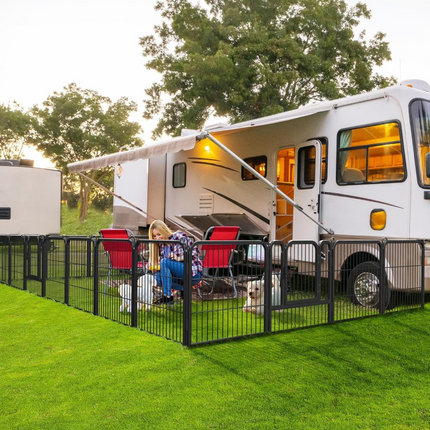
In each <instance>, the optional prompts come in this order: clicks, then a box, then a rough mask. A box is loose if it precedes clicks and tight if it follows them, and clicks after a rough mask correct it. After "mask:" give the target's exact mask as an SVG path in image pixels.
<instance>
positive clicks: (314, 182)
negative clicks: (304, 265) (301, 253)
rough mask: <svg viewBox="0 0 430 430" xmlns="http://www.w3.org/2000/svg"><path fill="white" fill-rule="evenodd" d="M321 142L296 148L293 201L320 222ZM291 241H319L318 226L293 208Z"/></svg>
mask: <svg viewBox="0 0 430 430" xmlns="http://www.w3.org/2000/svg"><path fill="white" fill-rule="evenodd" d="M321 152H322V151H321V142H319V141H318V140H310V141H308V142H304V143H301V144H299V145H297V146H296V151H295V165H296V168H295V171H296V178H295V183H294V200H295V202H296V203H297V204H298V205H299V206H301V207H302V208H303V211H304V212H305V213H306V214H307V215H308V216H309V217H310V218H312V219H313V220H315V221H317V222H319V221H320V216H319V215H320V208H319V199H320V188H321ZM293 216H294V223H293V240H313V241H316V242H317V241H318V240H319V234H320V231H319V230H320V228H319V226H318V225H317V224H316V223H315V222H313V221H312V220H311V219H309V218H308V217H306V216H303V214H302V213H300V211H299V210H297V209H296V208H294V215H293Z"/></svg>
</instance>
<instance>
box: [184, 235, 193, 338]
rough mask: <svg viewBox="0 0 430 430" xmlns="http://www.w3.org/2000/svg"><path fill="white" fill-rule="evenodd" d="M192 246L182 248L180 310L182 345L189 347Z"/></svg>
mask: <svg viewBox="0 0 430 430" xmlns="http://www.w3.org/2000/svg"><path fill="white" fill-rule="evenodd" d="M194 246H196V244H195V243H194V244H193V245H191V246H189V247H187V248H184V304H183V308H182V312H183V314H182V345H184V346H191V309H192V306H191V295H192V285H191V283H192V281H191V278H192V274H191V271H192V270H191V263H192V252H193V248H194Z"/></svg>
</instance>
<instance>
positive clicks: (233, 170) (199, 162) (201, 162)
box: [192, 161, 239, 173]
mask: <svg viewBox="0 0 430 430" xmlns="http://www.w3.org/2000/svg"><path fill="white" fill-rule="evenodd" d="M192 163H193V164H206V165H208V166H214V167H220V168H221V169H227V170H231V171H232V172H236V173H239V171H238V170H236V169H231V168H230V167H225V166H221V165H219V164H215V163H206V162H204V161H192Z"/></svg>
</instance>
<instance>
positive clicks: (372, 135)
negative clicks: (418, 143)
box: [337, 122, 405, 185]
mask: <svg viewBox="0 0 430 430" xmlns="http://www.w3.org/2000/svg"><path fill="white" fill-rule="evenodd" d="M337 148H338V156H337V183H338V184H341V185H344V184H363V183H380V182H395V181H402V180H404V178H405V166H404V156H403V146H402V143H401V139H400V129H399V124H398V123H397V122H390V123H385V124H377V125H372V126H368V127H360V128H354V129H350V130H343V131H341V132H340V133H339V135H338V143H337Z"/></svg>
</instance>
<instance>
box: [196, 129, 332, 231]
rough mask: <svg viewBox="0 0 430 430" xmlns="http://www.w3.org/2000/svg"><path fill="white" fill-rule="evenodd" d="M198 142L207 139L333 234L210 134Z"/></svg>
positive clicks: (203, 136) (200, 138)
mask: <svg viewBox="0 0 430 430" xmlns="http://www.w3.org/2000/svg"><path fill="white" fill-rule="evenodd" d="M197 139H198V140H203V139H209V140H210V141H212V142H213V143H214V144H215V145H216V146H218V147H219V148H221V149H222V150H223V151H224V152H226V153H227V154H229V155H230V156H231V157H233V158H234V159H235V160H236V161H237V162H238V163H239V164H240V165H241V166H242V167H244V168H245V169H246V170H248V171H249V172H251V173H252V174H253V175H254V176H256V177H257V178H258V179H260V180H261V181H263V182H264V183H265V184H266V185H267V186H268V187H269V188H270V189H271V190H273V191H275V193H276V194H278V195H279V196H281V197H282V198H283V199H284V200H286V201H287V202H288V203H290V204H291V205H293V206H294V207H295V208H296V209H297V210H298V211H300V212H301V213H302V214H303V215H305V216H306V217H308V218H309V219H310V220H311V221H312V222H314V223H315V224H317V225H318V226H320V227H321V228H322V229H323V230H325V231H326V232H327V233H328V234H334V231H333V230H332V229H330V228H327V227H325V226H324V224H322V223H320V222H319V221H316V220H314V219H313V218H312V217H311V216H309V215H308V214H307V213H306V212H305V211H304V210H303V208H302V207H301V206H300V205H298V204H297V203H296V202H295V201H294V200H292V199H291V198H290V197H288V196H287V195H286V194H284V193H283V192H282V191H281V190H280V189H279V188H278V187H277V186H276V185H273V184H272V183H271V182H270V181H268V180H267V179H266V178H265V177H264V176H262V175H260V173H258V172H257V171H256V170H255V169H253V168H252V167H251V166H250V165H249V164H248V163H246V162H245V161H243V160H242V159H241V158H240V157H238V156H237V155H236V154H235V153H234V152H233V151H231V150H230V149H228V148H227V147H226V146H225V145H224V144H222V143H221V142H220V141H219V140H217V139H216V138H215V137H213V136H212V135H211V134H210V133H208V132H207V131H203V132H202V133H200V134H199V135H198V136H197Z"/></svg>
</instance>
